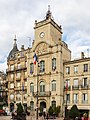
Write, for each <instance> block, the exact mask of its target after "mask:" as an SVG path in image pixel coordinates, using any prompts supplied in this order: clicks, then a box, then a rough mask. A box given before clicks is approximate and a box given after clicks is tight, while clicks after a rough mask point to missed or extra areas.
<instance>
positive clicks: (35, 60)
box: [34, 53, 38, 65]
mask: <svg viewBox="0 0 90 120" xmlns="http://www.w3.org/2000/svg"><path fill="white" fill-rule="evenodd" d="M36 62H38V58H37V56H36V53H35V54H34V64H35V65H36Z"/></svg>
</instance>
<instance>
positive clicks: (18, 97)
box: [6, 38, 27, 111]
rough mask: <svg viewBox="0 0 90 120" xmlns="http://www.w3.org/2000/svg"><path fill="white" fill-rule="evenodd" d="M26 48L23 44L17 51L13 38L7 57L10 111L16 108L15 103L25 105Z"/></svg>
mask: <svg viewBox="0 0 90 120" xmlns="http://www.w3.org/2000/svg"><path fill="white" fill-rule="evenodd" d="M26 65H27V50H25V49H24V46H22V47H21V50H20V51H19V50H18V48H17V44H16V38H15V39H14V45H13V49H12V50H11V51H10V53H9V56H8V58H7V66H8V68H7V70H6V72H7V79H8V106H9V108H10V111H13V110H14V109H16V108H17V105H16V104H17V103H20V102H21V103H22V104H23V105H24V108H25V109H26V107H27V67H26Z"/></svg>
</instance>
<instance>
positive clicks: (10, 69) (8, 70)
mask: <svg viewBox="0 0 90 120" xmlns="http://www.w3.org/2000/svg"><path fill="white" fill-rule="evenodd" d="M14 70H15V68H7V69H6V72H13V71H14Z"/></svg>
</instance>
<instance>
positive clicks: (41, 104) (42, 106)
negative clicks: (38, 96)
mask: <svg viewBox="0 0 90 120" xmlns="http://www.w3.org/2000/svg"><path fill="white" fill-rule="evenodd" d="M45 108H46V102H44V101H42V102H40V112H43V110H44V109H45Z"/></svg>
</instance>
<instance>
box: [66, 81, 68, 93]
mask: <svg viewBox="0 0 90 120" xmlns="http://www.w3.org/2000/svg"><path fill="white" fill-rule="evenodd" d="M66 91H68V82H66Z"/></svg>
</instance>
